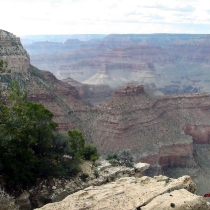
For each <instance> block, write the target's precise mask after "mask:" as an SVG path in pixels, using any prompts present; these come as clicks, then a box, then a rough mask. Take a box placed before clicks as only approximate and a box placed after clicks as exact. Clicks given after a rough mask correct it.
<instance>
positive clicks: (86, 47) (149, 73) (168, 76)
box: [27, 34, 210, 94]
mask: <svg viewBox="0 0 210 210" xmlns="http://www.w3.org/2000/svg"><path fill="white" fill-rule="evenodd" d="M68 42H69V43H70V44H67V45H66V47H65V49H63V51H62V52H61V51H60V48H57V51H56V48H53V52H54V53H52V52H51V54H50V53H49V52H48V53H47V52H46V53H45V54H41V53H39V54H36V55H33V53H34V51H33V44H31V46H27V49H28V50H30V52H31V55H32V64H34V65H35V66H37V67H39V68H40V69H46V70H49V71H51V72H53V73H55V74H56V76H57V77H58V78H59V79H65V78H67V77H71V78H73V79H75V80H78V81H80V82H83V81H85V82H88V84H95V81H96V80H99V78H100V76H101V77H102V74H101V73H100V71H101V70H100V69H101V66H102V65H106V70H107V73H108V76H109V78H111V80H113V81H112V85H113V84H115V87H116V86H118V87H119V86H122V85H124V84H125V83H128V82H130V81H135V82H138V84H144V85H145V84H152V83H153V84H155V85H156V87H157V89H158V90H159V91H161V92H162V93H164V94H171V93H172V94H174V93H185V92H188V93H189V92H209V90H210V85H209V84H210V83H209V80H208V79H207V78H208V77H209V76H210V75H209V73H208V72H209V71H208V69H209V62H208V61H209V53H208V52H209V46H210V45H209V36H208V35H199V34H135V35H131V34H123V35H119V34H113V35H108V36H107V37H105V38H103V39H99V40H97V42H90V41H89V42H84V43H83V44H81V46H80V47H79V43H78V40H75V42H74V41H73V40H71V41H67V43H68ZM45 44H46V43H43V46H45ZM48 44H50V43H48ZM40 45H41V43H40ZM54 45H55V43H52V47H53V46H54ZM74 46H78V48H77V49H73V48H74ZM49 49H51V46H49ZM31 50H32V51H33V52H32V51H31ZM64 51H65V52H64ZM106 76H107V75H106ZM97 78H98V79H97ZM116 78H117V80H116Z"/></svg>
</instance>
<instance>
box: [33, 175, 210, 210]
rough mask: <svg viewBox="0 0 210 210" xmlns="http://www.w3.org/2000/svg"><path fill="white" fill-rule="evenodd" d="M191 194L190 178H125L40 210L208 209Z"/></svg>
mask: <svg viewBox="0 0 210 210" xmlns="http://www.w3.org/2000/svg"><path fill="white" fill-rule="evenodd" d="M193 193H196V185H195V184H194V183H193V182H192V180H191V178H190V177H189V176H183V177H180V178H178V179H170V178H168V177H165V176H157V177H154V178H150V177H146V176H144V177H141V178H134V177H128V178H121V179H119V180H117V181H116V182H112V183H108V184H106V185H101V186H98V187H96V186H92V187H89V188H86V189H84V190H81V191H79V192H77V193H74V194H72V195H69V196H68V197H66V198H65V199H64V200H63V201H61V202H57V203H53V204H47V205H46V206H44V207H42V208H40V209H39V210H48V209H49V210H50V209H55V210H56V209H57V210H58V209H61V208H62V209H63V210H65V209H69V208H70V209H72V210H73V209H75V210H78V209H91V210H99V209H109V210H111V209H130V210H133V209H144V210H149V209H157V210H158V209H163V210H164V209H165V210H166V209H172V208H173V209H203V210H205V209H206V210H207V209H210V206H209V205H208V203H207V202H206V201H205V200H204V198H202V197H201V196H197V195H195V194H193ZM37 210H38V209H37Z"/></svg>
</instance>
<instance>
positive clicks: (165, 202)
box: [141, 189, 210, 210]
mask: <svg viewBox="0 0 210 210" xmlns="http://www.w3.org/2000/svg"><path fill="white" fill-rule="evenodd" d="M154 209H161V210H168V209H176V210H186V209H193V210H198V209H200V210H205V209H210V206H209V205H208V203H207V202H206V201H205V199H204V198H202V197H201V196H197V195H194V194H192V193H190V192H189V191H187V190H185V189H180V190H174V191H173V192H171V193H165V194H163V195H159V196H157V197H156V198H154V199H153V200H152V201H151V202H150V203H149V204H147V205H146V206H144V207H141V210H154Z"/></svg>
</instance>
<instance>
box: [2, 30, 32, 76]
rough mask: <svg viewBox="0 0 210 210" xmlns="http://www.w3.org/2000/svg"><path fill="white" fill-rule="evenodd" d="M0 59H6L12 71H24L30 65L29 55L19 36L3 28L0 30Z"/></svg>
mask: <svg viewBox="0 0 210 210" xmlns="http://www.w3.org/2000/svg"><path fill="white" fill-rule="evenodd" d="M0 59H1V60H6V61H7V62H8V68H9V69H11V70H12V71H13V72H26V71H27V70H28V68H29V65H30V58H29V55H28V53H27V52H26V50H25V49H24V48H23V46H22V44H21V42H20V38H18V37H16V36H15V35H13V34H11V33H9V32H7V31H3V30H0Z"/></svg>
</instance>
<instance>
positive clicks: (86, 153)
mask: <svg viewBox="0 0 210 210" xmlns="http://www.w3.org/2000/svg"><path fill="white" fill-rule="evenodd" d="M82 154H83V158H84V159H85V160H92V161H93V162H95V161H96V160H98V158H99V155H98V151H97V148H96V147H95V146H94V145H92V144H89V143H85V145H84V149H83V153H82Z"/></svg>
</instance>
